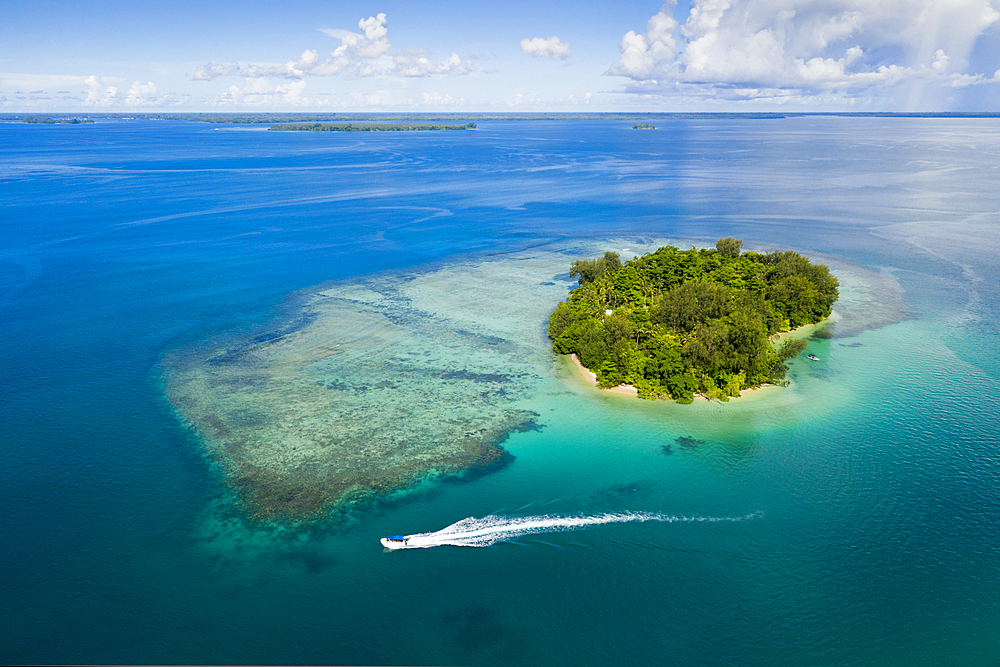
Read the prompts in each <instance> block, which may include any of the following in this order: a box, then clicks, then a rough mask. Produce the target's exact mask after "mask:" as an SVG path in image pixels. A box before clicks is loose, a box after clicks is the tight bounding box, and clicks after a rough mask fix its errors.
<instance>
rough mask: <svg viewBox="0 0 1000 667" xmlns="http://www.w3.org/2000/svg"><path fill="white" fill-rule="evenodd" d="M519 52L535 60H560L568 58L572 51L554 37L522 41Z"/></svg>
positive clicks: (566, 43)
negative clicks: (533, 57)
mask: <svg viewBox="0 0 1000 667" xmlns="http://www.w3.org/2000/svg"><path fill="white" fill-rule="evenodd" d="M521 50H522V51H524V52H525V53H527V54H528V55H529V56H535V57H536V58H559V59H561V60H565V59H566V58H569V56H570V54H571V53H572V51H573V49H572V47H571V46H570V45H569V43H568V42H563V41H560V39H559V38H558V37H556V36H554V35H553V36H552V37H548V38H543V37H534V38H532V39H522V40H521Z"/></svg>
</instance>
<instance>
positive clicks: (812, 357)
mask: <svg viewBox="0 0 1000 667" xmlns="http://www.w3.org/2000/svg"><path fill="white" fill-rule="evenodd" d="M806 358H807V359H810V360H812V361H819V357H817V356H816V355H815V354H807V355H806Z"/></svg>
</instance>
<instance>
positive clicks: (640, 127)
mask: <svg viewBox="0 0 1000 667" xmlns="http://www.w3.org/2000/svg"><path fill="white" fill-rule="evenodd" d="M632 129H633V130H655V129H656V126H655V125H650V124H649V123H636V124H635V125H633V126H632Z"/></svg>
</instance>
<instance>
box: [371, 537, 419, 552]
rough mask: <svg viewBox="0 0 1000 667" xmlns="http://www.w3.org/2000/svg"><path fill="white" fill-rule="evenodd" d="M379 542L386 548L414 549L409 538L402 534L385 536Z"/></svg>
mask: <svg viewBox="0 0 1000 667" xmlns="http://www.w3.org/2000/svg"><path fill="white" fill-rule="evenodd" d="M379 542H381V543H382V546H383V547H385V548H386V549H413V548H414V547H411V546H410V544H409V542H410V540H409V538H407V537H403V536H402V535H390V536H388V537H383V538H382V539H381V540H379Z"/></svg>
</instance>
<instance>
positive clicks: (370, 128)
mask: <svg viewBox="0 0 1000 667" xmlns="http://www.w3.org/2000/svg"><path fill="white" fill-rule="evenodd" d="M267 129H268V130H289V131H292V132H416V131H419V130H474V129H476V124H475V123H466V124H465V125H431V124H425V125H388V124H378V125H354V124H352V123H302V124H298V125H272V126H271V127H269V128H267Z"/></svg>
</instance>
